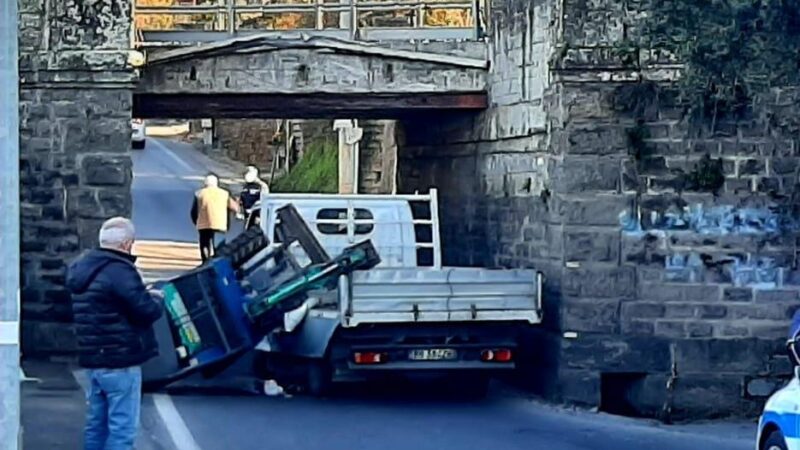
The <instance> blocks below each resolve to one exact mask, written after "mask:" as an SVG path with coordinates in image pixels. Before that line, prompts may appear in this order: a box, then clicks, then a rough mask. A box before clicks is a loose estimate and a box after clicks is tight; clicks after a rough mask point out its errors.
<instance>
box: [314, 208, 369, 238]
mask: <svg viewBox="0 0 800 450" xmlns="http://www.w3.org/2000/svg"><path fill="white" fill-rule="evenodd" d="M354 213H355V219H356V220H374V217H373V216H372V213H371V212H369V211H368V210H366V209H361V208H356V209H355V210H354ZM317 220H325V221H336V223H318V224H317V230H319V232H320V233H322V234H347V209H345V208H327V209H321V210H319V212H318V213H317ZM373 228H375V226H374V224H371V223H359V224H356V226H355V234H369V233H371V232H372V230H373Z"/></svg>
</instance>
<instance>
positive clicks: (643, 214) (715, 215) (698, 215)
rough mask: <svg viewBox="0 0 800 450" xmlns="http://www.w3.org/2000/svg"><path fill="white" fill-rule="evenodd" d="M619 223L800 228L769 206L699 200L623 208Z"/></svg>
mask: <svg viewBox="0 0 800 450" xmlns="http://www.w3.org/2000/svg"><path fill="white" fill-rule="evenodd" d="M620 224H621V225H622V229H623V231H625V232H632V233H636V232H642V231H647V230H665V231H671V230H674V231H694V232H696V233H698V234H704V235H714V234H717V235H727V234H745V235H754V234H755V235H765V236H766V235H770V234H777V233H783V232H792V231H797V230H800V226H798V223H797V221H795V220H793V219H791V218H789V217H787V216H785V215H782V214H780V213H779V212H778V211H773V210H772V209H769V208H763V209H762V208H737V207H734V206H730V205H725V206H713V207H710V208H709V207H705V206H703V205H702V204H697V205H694V206H685V207H683V208H677V207H675V206H673V207H671V208H668V209H667V210H666V211H663V212H661V211H638V212H636V214H633V213H632V212H631V211H624V212H623V213H622V214H620Z"/></svg>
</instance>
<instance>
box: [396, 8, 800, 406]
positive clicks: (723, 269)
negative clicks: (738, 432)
mask: <svg viewBox="0 0 800 450" xmlns="http://www.w3.org/2000/svg"><path fill="white" fill-rule="evenodd" d="M634 3H635V2H627V3H626V2H613V1H604V0H600V1H587V0H567V1H565V2H555V1H542V2H527V1H524V2H523V1H513V0H508V1H503V2H494V4H493V5H492V6H493V21H492V23H493V25H494V29H493V30H492V38H491V46H490V57H491V59H492V72H491V75H490V83H489V85H490V94H491V97H490V100H491V107H490V109H489V110H488V111H486V112H485V113H482V114H480V115H477V116H447V117H444V116H442V117H439V118H437V120H434V121H430V120H428V121H427V122H426V121H425V120H419V121H409V123H406V124H405V128H406V129H407V130H408V132H407V145H406V147H404V148H403V149H402V150H401V154H400V155H401V166H400V167H401V169H400V179H401V186H402V187H403V190H404V191H409V190H413V189H417V188H420V189H424V188H425V187H427V186H438V187H439V188H440V189H441V202H442V231H443V242H444V243H443V245H444V246H445V255H444V256H445V263H447V264H459V265H472V264H479V265H487V266H493V267H498V266H499V267H535V268H537V269H539V270H541V271H543V272H544V273H545V275H546V277H547V283H546V289H545V296H546V297H545V317H546V319H545V322H546V323H545V324H544V326H543V327H541V328H539V329H537V330H532V331H531V333H530V334H529V340H528V343H529V344H530V348H531V349H532V351H531V352H530V354H529V355H524V359H523V360H522V361H521V365H522V366H523V369H524V370H523V371H521V372H520V378H521V381H523V382H524V383H526V384H528V385H529V386H531V387H532V388H534V389H536V390H538V391H540V392H541V393H543V394H545V395H547V396H549V397H551V398H556V399H560V400H564V401H568V402H575V403H582V404H587V405H592V406H599V407H600V408H602V409H605V410H608V411H612V412H620V413H625V414H644V415H651V416H659V417H665V418H667V417H668V418H681V417H697V416H713V415H730V414H735V415H752V414H755V413H756V412H757V411H758V408H759V407H760V401H762V400H763V399H764V397H765V396H766V395H769V393H771V391H772V390H773V389H774V388H775V387H777V386H779V385H780V383H781V380H782V379H785V378H784V377H785V376H787V375H788V374H789V372H790V367H789V364H788V360H787V358H786V357H785V356H784V351H783V344H782V340H783V337H784V333H785V332H786V330H787V327H788V324H789V321H790V318H791V315H792V314H793V313H794V311H795V310H796V309H797V308H798V307H799V306H800V302H798V289H799V288H800V285H798V283H797V281H796V280H797V274H798V270H797V262H796V261H797V257H796V236H797V230H798V228H797V216H796V211H795V209H796V208H795V207H794V206H793V205H794V204H795V202H796V196H795V188H796V185H797V183H798V172H797V167H798V164H800V159H798V158H799V157H800V155H798V154H797V152H798V150H799V149H798V141H797V135H798V131H800V103H798V98H797V95H798V93H797V92H798V91H797V89H793V88H785V89H777V90H775V91H774V92H772V93H771V94H769V95H766V96H763V97H761V98H758V99H756V100H755V101H754V105H753V114H752V115H751V116H750V117H749V118H748V119H746V120H740V121H738V122H733V121H729V120H722V121H719V122H718V123H717V124H716V125H715V128H714V129H713V130H711V129H710V128H711V126H710V124H709V123H705V124H702V123H700V124H692V123H690V122H689V121H688V120H686V118H685V117H684V114H683V111H682V109H681V108H680V105H678V104H677V103H676V101H675V95H674V94H673V93H672V92H671V90H670V84H669V82H670V80H673V79H674V77H675V75H676V70H677V67H676V66H674V65H673V66H668V65H664V64H661V61H656V60H652V61H651V60H649V59H648V56H649V55H642V57H641V59H640V61H638V64H637V65H636V66H635V67H632V66H630V65H629V64H628V63H625V62H623V61H621V60H619V58H618V57H617V54H618V53H617V52H615V51H614V48H613V46H614V44H615V43H617V42H619V41H621V40H622V39H623V38H624V36H625V35H626V33H631V32H634V30H635V29H636V27H637V24H638V23H639V18H640V14H641V12H640V11H638V10H636V9H635V6H636V5H635V4H634ZM562 8H563V9H562ZM632 92H633V93H638V94H637V95H639V96H641V97H642V99H643V101H641V102H639V103H638V104H637V105H638V106H636V107H635V108H632V107H631V102H630V98H631V95H632ZM701 178H702V179H703V180H705V181H702V182H698V181H697V180H699V179H701ZM708 180H711V181H710V182H709V181H708ZM709 183H710V184H713V186H710V185H709ZM565 336H566V337H565Z"/></svg>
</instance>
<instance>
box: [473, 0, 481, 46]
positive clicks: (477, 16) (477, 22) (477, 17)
mask: <svg viewBox="0 0 800 450" xmlns="http://www.w3.org/2000/svg"><path fill="white" fill-rule="evenodd" d="M472 38H473V39H475V40H478V39H480V38H481V0H472Z"/></svg>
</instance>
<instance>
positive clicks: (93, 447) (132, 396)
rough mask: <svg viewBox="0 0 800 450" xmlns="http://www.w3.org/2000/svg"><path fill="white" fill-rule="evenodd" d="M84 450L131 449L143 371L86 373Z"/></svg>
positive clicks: (139, 404) (106, 370)
mask: <svg viewBox="0 0 800 450" xmlns="http://www.w3.org/2000/svg"><path fill="white" fill-rule="evenodd" d="M86 372H87V376H88V382H89V383H88V387H87V390H86V402H87V404H88V410H87V412H86V428H85V429H84V444H83V448H84V450H130V449H132V448H133V443H134V441H135V440H136V432H137V430H138V428H139V411H140V409H141V401H142V369H141V368H140V367H128V368H126V369H90V370H87V371H86Z"/></svg>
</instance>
